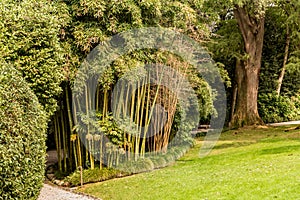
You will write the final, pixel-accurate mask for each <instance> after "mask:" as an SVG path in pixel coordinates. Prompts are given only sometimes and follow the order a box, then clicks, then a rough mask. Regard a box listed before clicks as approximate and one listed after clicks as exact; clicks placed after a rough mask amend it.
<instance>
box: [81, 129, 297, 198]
mask: <svg viewBox="0 0 300 200" xmlns="http://www.w3.org/2000/svg"><path fill="white" fill-rule="evenodd" d="M286 130H288V131H286ZM202 140H203V138H202ZM202 140H201V138H200V139H199V140H198V141H197V145H196V146H195V147H194V148H192V149H191V150H190V151H189V152H188V153H187V154H186V155H185V156H184V157H183V158H181V159H180V160H178V161H177V162H176V163H175V164H174V165H172V166H169V167H166V168H163V169H159V170H155V171H152V172H148V173H142V174H137V175H134V176H130V177H125V178H120V179H113V180H109V181H105V182H100V183H95V184H89V185H85V186H84V187H83V188H80V189H79V191H80V192H84V193H88V194H92V195H94V196H97V197H99V198H102V199H104V200H106V199H107V200H108V199H117V200H119V199H124V200H125V199H128V200H129V199H130V200H131V199H151V200H153V199H184V200H186V199H188V200H190V199H197V200H199V199H299V198H300V192H299V191H300V131H299V130H293V129H291V128H286V127H277V128H264V127H261V128H251V129H250V128H249V129H241V130H232V131H227V132H225V133H223V134H222V136H221V138H220V140H219V141H218V143H217V145H216V146H215V148H214V149H213V150H212V152H211V153H210V155H208V156H206V157H204V158H199V149H200V147H201V143H202Z"/></svg>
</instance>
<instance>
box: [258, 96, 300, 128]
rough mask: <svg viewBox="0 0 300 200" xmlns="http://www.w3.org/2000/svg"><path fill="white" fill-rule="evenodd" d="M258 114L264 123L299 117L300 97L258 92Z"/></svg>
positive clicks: (297, 118)
mask: <svg viewBox="0 0 300 200" xmlns="http://www.w3.org/2000/svg"><path fill="white" fill-rule="evenodd" d="M258 106H259V115H260V116H261V118H262V119H263V121H264V122H265V123H276V122H284V121H291V120H299V119H300V97H299V96H298V95H296V96H293V97H288V96H278V95H277V94H276V93H267V94H260V95H259V98H258Z"/></svg>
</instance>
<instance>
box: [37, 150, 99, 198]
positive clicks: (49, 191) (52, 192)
mask: <svg viewBox="0 0 300 200" xmlns="http://www.w3.org/2000/svg"><path fill="white" fill-rule="evenodd" d="M57 160H58V159H57V154H56V150H50V151H47V163H46V165H47V166H50V165H52V164H54V163H56V162H57ZM38 200H97V199H96V198H92V197H88V196H86V195H80V194H76V193H73V192H71V191H67V190H64V189H61V188H59V187H58V186H55V185H54V186H53V185H49V184H47V183H45V184H44V187H43V188H42V190H41V192H40V196H39V198H38ZM98 200H99V199H98Z"/></svg>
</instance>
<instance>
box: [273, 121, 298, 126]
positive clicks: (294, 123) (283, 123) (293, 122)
mask: <svg viewBox="0 0 300 200" xmlns="http://www.w3.org/2000/svg"><path fill="white" fill-rule="evenodd" d="M296 124H300V121H290V122H280V123H273V124H268V125H270V126H286V125H296Z"/></svg>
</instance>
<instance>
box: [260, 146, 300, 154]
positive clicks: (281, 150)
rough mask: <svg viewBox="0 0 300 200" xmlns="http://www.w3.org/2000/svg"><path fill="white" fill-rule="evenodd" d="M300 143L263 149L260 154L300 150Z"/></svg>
mask: <svg viewBox="0 0 300 200" xmlns="http://www.w3.org/2000/svg"><path fill="white" fill-rule="evenodd" d="M299 150H300V145H290V146H283V147H277V148H271V149H263V150H261V151H259V154H261V155H266V154H280V153H290V152H294V151H299Z"/></svg>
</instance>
